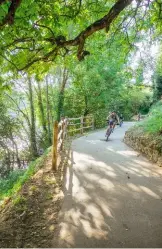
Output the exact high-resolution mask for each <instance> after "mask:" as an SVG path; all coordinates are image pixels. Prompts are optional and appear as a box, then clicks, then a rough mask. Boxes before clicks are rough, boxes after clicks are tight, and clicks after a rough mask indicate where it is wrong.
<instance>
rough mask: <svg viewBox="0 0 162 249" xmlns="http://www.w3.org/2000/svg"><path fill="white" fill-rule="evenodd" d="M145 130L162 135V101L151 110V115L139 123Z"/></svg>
mask: <svg viewBox="0 0 162 249" xmlns="http://www.w3.org/2000/svg"><path fill="white" fill-rule="evenodd" d="M137 126H138V127H141V128H143V130H144V132H147V133H149V134H152V135H162V102H161V101H159V102H158V103H157V104H155V105H154V106H153V107H152V108H151V109H150V112H149V116H148V117H147V118H146V119H145V120H143V121H142V122H139V123H138V124H137Z"/></svg>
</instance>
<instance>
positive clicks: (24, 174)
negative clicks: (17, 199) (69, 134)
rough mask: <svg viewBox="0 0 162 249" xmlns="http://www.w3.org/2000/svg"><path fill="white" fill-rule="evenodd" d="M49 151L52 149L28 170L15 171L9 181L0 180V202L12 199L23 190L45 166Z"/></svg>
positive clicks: (31, 164) (32, 163)
mask: <svg viewBox="0 0 162 249" xmlns="http://www.w3.org/2000/svg"><path fill="white" fill-rule="evenodd" d="M49 151H50V148H48V149H47V150H46V151H45V153H44V154H43V155H42V156H41V157H39V158H38V159H36V160H35V161H33V162H31V163H30V164H29V167H28V168H27V169H26V170H15V171H13V172H11V173H10V175H9V176H8V178H7V179H2V178H0V200H3V199H4V198H6V197H7V198H9V197H11V196H12V195H14V194H16V193H17V192H18V191H19V190H20V189H21V187H22V185H23V184H24V183H25V182H27V181H28V180H29V179H30V178H31V177H32V176H33V175H34V174H35V173H36V172H37V171H38V169H40V168H41V167H42V166H43V164H44V160H45V158H46V157H47V155H48V153H49Z"/></svg>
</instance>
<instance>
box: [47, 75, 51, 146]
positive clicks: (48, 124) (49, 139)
mask: <svg viewBox="0 0 162 249" xmlns="http://www.w3.org/2000/svg"><path fill="white" fill-rule="evenodd" d="M46 102H47V127H48V141H49V144H50V145H51V144H52V139H51V126H50V124H51V122H50V103H49V85H48V76H46Z"/></svg>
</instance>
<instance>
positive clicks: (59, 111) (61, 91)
mask: <svg viewBox="0 0 162 249" xmlns="http://www.w3.org/2000/svg"><path fill="white" fill-rule="evenodd" d="M67 80H68V70H67V69H66V67H65V68H64V70H63V78H62V82H61V85H60V89H59V95H58V105H57V121H60V119H61V114H62V113H63V106H64V91H65V86H66V83H67Z"/></svg>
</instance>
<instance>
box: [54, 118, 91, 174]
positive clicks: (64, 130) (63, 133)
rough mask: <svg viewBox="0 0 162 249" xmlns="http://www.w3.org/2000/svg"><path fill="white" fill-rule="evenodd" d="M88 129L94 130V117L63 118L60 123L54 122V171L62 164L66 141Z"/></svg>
mask: <svg viewBox="0 0 162 249" xmlns="http://www.w3.org/2000/svg"><path fill="white" fill-rule="evenodd" d="M88 129H94V117H93V116H92V115H89V116H86V117H79V118H62V119H61V121H60V122H59V123H58V122H57V121H55V122H54V127H53V147H52V170H54V171H56V170H57V168H58V166H59V164H60V162H61V151H62V150H63V146H64V141H65V139H66V138H67V137H71V136H74V135H75V134H78V133H80V134H83V133H84V132H85V130H88Z"/></svg>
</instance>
